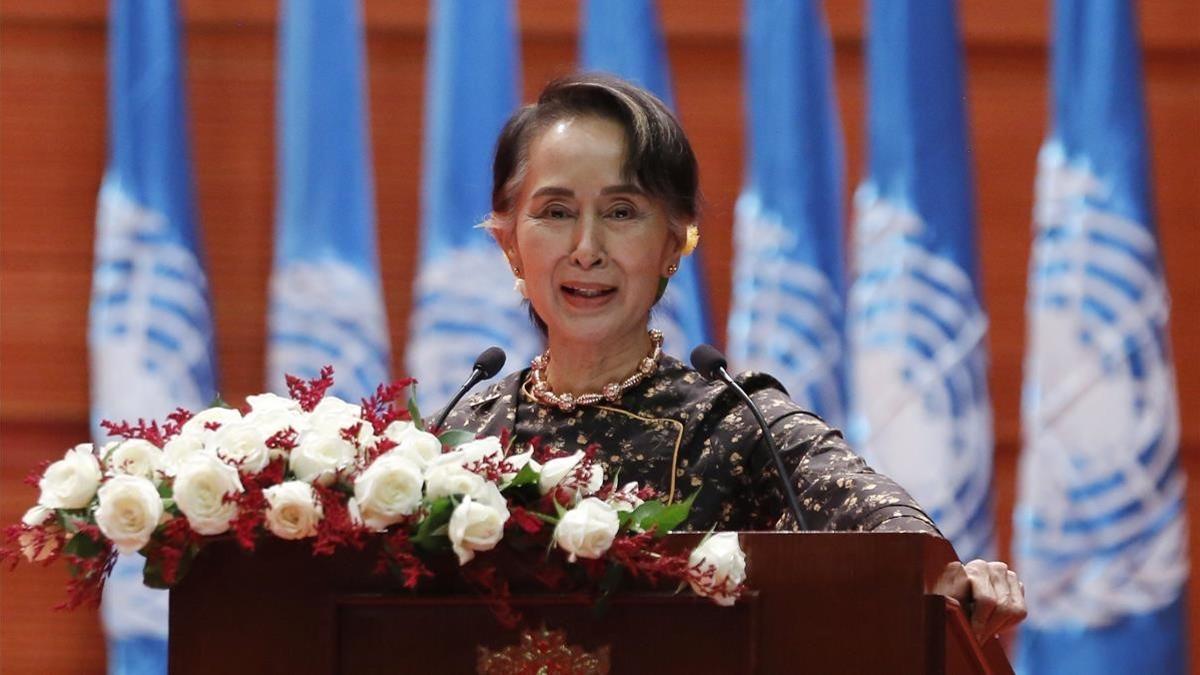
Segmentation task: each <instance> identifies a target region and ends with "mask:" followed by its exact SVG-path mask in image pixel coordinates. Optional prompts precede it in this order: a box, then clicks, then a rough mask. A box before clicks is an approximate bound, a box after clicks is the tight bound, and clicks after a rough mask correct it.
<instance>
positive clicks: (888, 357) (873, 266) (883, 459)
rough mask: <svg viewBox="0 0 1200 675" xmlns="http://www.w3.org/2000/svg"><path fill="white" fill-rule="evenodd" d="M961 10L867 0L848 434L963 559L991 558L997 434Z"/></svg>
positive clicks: (942, 4)
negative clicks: (864, 160)
mask: <svg viewBox="0 0 1200 675" xmlns="http://www.w3.org/2000/svg"><path fill="white" fill-rule="evenodd" d="M955 6H956V5H955V3H954V2H952V1H951V0H874V1H873V2H871V3H870V11H869V25H868V28H869V34H868V44H867V76H868V77H867V79H868V98H869V108H868V137H869V141H870V146H869V156H870V157H869V172H868V176H867V178H866V180H865V181H864V182H863V183H862V184H861V185H860V186H859V188H858V190H857V192H856V194H855V211H856V213H855V222H854V272H853V279H854V280H853V283H852V285H851V288H850V293H849V300H848V305H849V307H848V316H847V336H848V342H849V345H850V352H851V364H852V371H853V375H852V377H851V384H850V392H851V396H850V398H851V407H852V410H851V417H850V425H849V431H850V434H851V438H852V440H853V442H854V443H855V445H856V447H858V448H859V449H860V450H861V451H862V452H863V454H864V455H865V456H866V457H867V459H868V461H870V462H871V464H872V465H873V466H874V467H875V468H876V469H878V470H879V471H880V472H882V473H884V474H887V475H889V476H892V477H893V478H895V479H896V480H897V481H899V482H900V484H901V485H904V486H905V487H906V488H907V489H908V490H909V492H911V493H912V495H913V496H914V497H915V498H916V499H917V501H918V502H920V503H921V505H922V506H923V507H924V508H925V510H926V512H928V513H929V515H930V516H932V517H933V519H934V522H936V523H937V524H938V527H939V528H940V529H941V531H942V533H943V534H945V535H946V537H947V538H948V539H950V541H951V542H952V543H953V544H954V547H955V549H956V550H957V552H958V555H959V557H960V558H962V559H963V560H970V559H972V558H991V557H992V556H994V554H995V551H994V545H995V531H994V517H993V513H992V485H991V484H992V452H993V438H992V410H991V402H990V399H989V397H988V388H987V354H986V349H985V338H986V334H987V318H986V315H985V314H984V310H983V307H982V304H981V299H980V289H979V276H978V270H977V261H976V242H975V205H974V195H973V188H972V169H971V163H970V159H969V137H968V132H967V116H966V110H965V105H964V100H965V88H964V84H963V82H964V73H963V64H962V53H961V51H962V50H961V46H960V44H959V37H958V24H957V17H956V13H955Z"/></svg>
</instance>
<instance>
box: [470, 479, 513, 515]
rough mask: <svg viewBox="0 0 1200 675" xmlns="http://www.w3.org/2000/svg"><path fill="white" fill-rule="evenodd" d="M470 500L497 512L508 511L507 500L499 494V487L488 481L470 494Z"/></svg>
mask: <svg viewBox="0 0 1200 675" xmlns="http://www.w3.org/2000/svg"><path fill="white" fill-rule="evenodd" d="M471 499H473V500H475V501H477V502H479V503H480V504H486V505H488V506H490V507H492V508H493V509H496V510H498V511H508V500H507V499H505V498H504V495H503V494H501V492H500V487H499V486H498V485H496V484H495V483H492V482H490V481H485V482H484V484H483V487H480V488H477V489H476V490H475V491H474V492H472V493H471Z"/></svg>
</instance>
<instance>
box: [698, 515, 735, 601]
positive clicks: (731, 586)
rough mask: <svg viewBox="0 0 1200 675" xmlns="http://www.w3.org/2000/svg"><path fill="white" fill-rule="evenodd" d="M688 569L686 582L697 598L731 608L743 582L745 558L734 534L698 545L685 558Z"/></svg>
mask: <svg viewBox="0 0 1200 675" xmlns="http://www.w3.org/2000/svg"><path fill="white" fill-rule="evenodd" d="M688 567H690V568H692V572H691V573H690V575H689V576H690V578H689V580H688V582H689V583H690V584H691V586H692V590H693V591H695V592H696V595H702V596H704V597H707V598H712V600H713V602H716V603H717V604H718V605H724V606H726V607H728V606H730V605H732V604H733V603H734V601H735V600H737V589H738V587H739V586H741V584H742V582H744V581H745V580H746V554H745V553H743V552H742V547H741V545H740V544H739V543H738V535H737V532H718V533H716V534H714V535H712V536H710V537H709V538H708V539H706V540H704V541H703V542H701V544H700V545H699V546H697V547H696V550H694V551H692V554H691V555H690V556H689V557H688Z"/></svg>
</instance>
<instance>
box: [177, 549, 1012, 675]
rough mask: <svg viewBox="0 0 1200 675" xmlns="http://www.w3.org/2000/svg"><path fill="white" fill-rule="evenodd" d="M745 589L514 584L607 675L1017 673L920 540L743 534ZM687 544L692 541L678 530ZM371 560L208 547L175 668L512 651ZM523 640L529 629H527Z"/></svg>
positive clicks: (470, 663) (535, 619)
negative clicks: (971, 618) (937, 588)
mask: <svg viewBox="0 0 1200 675" xmlns="http://www.w3.org/2000/svg"><path fill="white" fill-rule="evenodd" d="M741 537H742V547H743V548H744V549H745V550H746V554H747V556H748V561H749V562H748V574H749V579H748V587H749V588H750V592H749V593H748V594H747V595H746V596H744V597H743V598H742V599H741V600H740V601H739V602H738V603H737V604H736V605H735V606H734V607H728V608H727V607H719V606H717V605H715V604H713V603H711V602H709V601H708V600H704V599H701V598H696V597H694V596H692V595H691V594H690V593H687V592H684V593H680V594H678V595H673V594H671V593H670V592H661V593H659V592H653V593H651V592H628V593H624V594H621V595H618V596H616V598H615V599H614V600H613V602H612V603H611V604H610V605H609V606H608V607H607V608H606V609H605V611H604V612H603V613H598V612H597V611H596V610H595V609H594V608H593V603H592V599H591V598H589V597H587V596H584V595H549V594H545V593H532V592H531V593H528V594H522V593H516V592H515V593H514V598H513V605H514V607H515V608H516V609H517V610H518V611H520V612H521V613H522V615H523V616H524V619H525V624H526V625H525V626H523V627H522V628H523V629H533V628H535V627H536V628H541V627H545V628H546V629H548V630H551V631H557V633H556V634H557V636H558V637H559V638H560V639H563V640H564V641H565V644H566V646H571V647H575V648H578V649H579V650H580V651H582V652H588V653H592V654H602V655H604V656H605V657H606V658H607V661H608V663H609V664H610V666H611V670H610V671H609V672H612V673H656V674H664V673H687V674H688V675H697V674H699V673H722V674H725V673H787V672H806V673H1011V672H1012V669H1011V668H1010V667H1009V665H1008V661H1007V660H1006V658H1005V656H1004V653H1003V651H1002V650H1001V648H1000V645H999V644H998V642H997V641H996V640H994V639H993V640H991V641H989V642H988V643H987V644H985V645H984V647H983V648H982V649H981V648H980V647H979V646H978V645H977V644H976V643H975V641H974V640H973V638H972V637H971V635H970V631H969V627H968V624H967V621H966V618H965V616H964V614H963V613H962V611H961V610H960V609H959V608H958V607H957V606H956V605H954V604H953V603H951V602H949V601H947V600H946V599H945V598H943V597H941V596H938V595H931V594H929V589H930V588H931V587H932V584H933V582H934V581H935V580H936V578H937V577H938V575H939V573H940V572H941V570H942V569H943V568H944V567H945V566H946V564H947V563H948V562H950V561H952V560H954V559H955V558H954V553H953V551H952V550H951V547H950V545H949V544H948V543H947V542H946V541H944V540H942V539H938V538H936V537H933V536H929V535H923V534H859V533H804V534H794V533H775V532H770V533H766V532H749V533H743V534H742V535H741ZM670 541H671V543H672V545H678V546H681V547H682V546H687V545H694V544H695V542H697V541H698V535H695V534H675V535H670ZM373 565H374V558H373V556H371V555H368V554H365V553H346V554H339V555H337V556H333V557H313V556H311V555H310V554H309V552H308V548H307V545H305V544H296V543H291V542H282V541H271V542H266V543H264V544H263V545H260V547H259V550H258V551H257V552H256V553H255V554H253V555H249V554H246V553H243V552H242V551H240V550H239V549H238V548H237V547H236V545H235V544H234V543H233V542H231V541H229V542H220V543H217V544H214V545H211V546H209V547H208V548H206V549H205V550H204V551H203V552H202V553H201V554H200V556H199V557H198V558H197V559H196V561H195V563H194V564H193V566H192V569H191V570H190V571H189V572H188V575H187V577H185V579H184V580H183V582H182V583H181V584H180V585H179V586H178V587H177V588H176V589H175V590H173V591H172V593H171V638H170V669H171V673H173V674H182V673H205V674H208V673H215V672H246V673H288V674H289V675H299V674H301V673H356V674H357V673H434V672H436V673H473V672H476V667H477V659H478V658H479V657H480V652H481V650H490V651H491V652H493V653H494V652H500V651H501V650H504V649H505V648H506V647H509V648H512V649H516V648H517V647H516V645H518V644H519V643H520V642H521V633H522V630H520V629H519V630H508V629H505V628H503V627H501V626H500V625H499V624H498V622H497V621H496V620H495V618H494V617H493V615H492V613H491V611H490V610H489V609H488V607H487V603H486V601H485V600H484V599H483V598H481V597H479V596H477V595H474V594H472V593H469V592H461V591H458V592H456V591H454V590H453V589H446V588H435V589H433V590H431V591H429V592H425V593H411V592H407V591H404V590H403V589H401V588H400V585H399V583H398V582H396V581H395V580H394V579H393V578H391V577H389V576H376V575H373V574H372V573H371V569H372V567H373ZM526 642H528V638H526Z"/></svg>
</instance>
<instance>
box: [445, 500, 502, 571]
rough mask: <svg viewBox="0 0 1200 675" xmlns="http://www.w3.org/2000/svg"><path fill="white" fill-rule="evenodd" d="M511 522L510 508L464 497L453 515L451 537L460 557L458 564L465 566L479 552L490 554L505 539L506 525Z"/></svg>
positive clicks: (455, 551)
mask: <svg viewBox="0 0 1200 675" xmlns="http://www.w3.org/2000/svg"><path fill="white" fill-rule="evenodd" d="M507 520H508V509H507V508H503V509H498V508H495V507H492V506H489V505H487V504H484V503H482V502H478V501H476V500H474V499H472V498H471V497H470V496H467V497H463V500H462V502H461V503H459V505H458V506H456V507H454V513H452V514H450V526H449V528H448V531H447V535H448V536H449V537H450V546H451V547H452V548H453V549H454V553H455V554H456V555H458V564H459V565H465V564H467V563H468V562H470V561H471V559H472V558H474V557H475V552H476V551H490V550H492V549H493V548H495V547H496V544H498V543H500V539H501V538H502V537H503V536H504V523H505V522H506V521H507Z"/></svg>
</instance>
